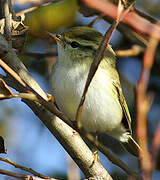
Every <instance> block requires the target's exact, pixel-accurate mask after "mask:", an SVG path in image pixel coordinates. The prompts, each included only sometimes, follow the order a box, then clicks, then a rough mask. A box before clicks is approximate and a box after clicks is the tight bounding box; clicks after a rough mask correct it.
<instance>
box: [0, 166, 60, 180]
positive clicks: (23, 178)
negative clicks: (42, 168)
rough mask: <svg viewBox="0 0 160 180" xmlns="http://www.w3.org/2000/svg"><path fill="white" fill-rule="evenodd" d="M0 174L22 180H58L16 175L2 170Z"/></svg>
mask: <svg viewBox="0 0 160 180" xmlns="http://www.w3.org/2000/svg"><path fill="white" fill-rule="evenodd" d="M0 174H3V175H7V176H11V177H15V178H18V179H21V180H57V179H54V178H43V179H42V178H38V177H33V176H30V175H25V174H20V173H15V172H11V171H6V170H3V169H0Z"/></svg>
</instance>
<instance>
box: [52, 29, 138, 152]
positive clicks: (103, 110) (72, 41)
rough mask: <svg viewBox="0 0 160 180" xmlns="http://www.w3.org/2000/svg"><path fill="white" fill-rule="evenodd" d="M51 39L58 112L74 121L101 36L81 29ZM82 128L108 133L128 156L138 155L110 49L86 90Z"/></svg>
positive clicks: (53, 79)
mask: <svg viewBox="0 0 160 180" xmlns="http://www.w3.org/2000/svg"><path fill="white" fill-rule="evenodd" d="M54 38H55V39H56V41H57V44H58V61H57V62H56V64H55V65H54V66H53V69H52V72H51V75H50V83H51V89H52V91H53V96H54V98H55V100H56V103H57V105H58V107H59V108H60V110H61V111H62V112H64V114H66V115H67V116H68V117H69V118H70V119H71V120H73V121H75V118H76V112H77V108H78V105H79V103H80V99H81V96H82V93H83V90H84V87H85V83H86V80H87V76H88V73H89V69H90V66H91V63H92V62H93V59H94V57H95V52H96V50H97V49H98V47H99V45H100V42H101V41H102V39H103V35H102V34H101V33H100V32H98V31H97V30H95V29H93V28H90V27H84V26H82V27H73V28H71V29H69V30H68V31H67V32H64V33H62V34H59V35H56V36H54ZM81 125H82V127H83V129H84V130H86V131H87V132H104V133H107V134H108V135H110V136H112V137H114V138H116V139H118V140H119V141H120V142H121V143H122V144H123V145H124V146H125V148H126V149H127V150H128V151H129V152H130V153H132V154H133V155H136V156H137V155H138V151H139V149H140V147H139V145H138V144H137V143H136V141H135V140H134V139H133V138H132V130H131V117H130V114H129V110H128V107H127V104H126V100H125V98H124V96H123V92H122V88H121V84H120V80H119V75H118V72H117V70H116V56H115V53H114V51H113V49H112V48H111V46H110V45H108V47H107V48H106V50H105V55H104V57H103V59H102V61H101V63H100V65H99V67H98V70H97V71H96V74H95V75H94V77H93V79H92V81H91V84H90V86H89V89H88V92H87V95H86V99H85V102H84V106H83V111H82V114H81Z"/></svg>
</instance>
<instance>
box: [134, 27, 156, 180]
mask: <svg viewBox="0 0 160 180" xmlns="http://www.w3.org/2000/svg"><path fill="white" fill-rule="evenodd" d="M155 32H156V29H155V31H154V29H153V31H152V36H151V37H150V40H149V42H148V46H147V49H146V51H145V54H144V58H143V66H142V71H141V75H140V79H139V81H138V84H137V89H136V94H137V139H138V142H139V145H140V147H141V148H142V151H140V152H139V156H140V159H141V160H140V163H141V168H142V171H143V173H144V179H145V180H150V178H151V174H152V164H151V156H150V153H149V152H148V143H147V122H146V121H147V119H146V117H147V113H148V111H149V108H150V104H151V103H150V102H149V101H148V99H149V98H147V86H148V81H149V76H150V71H151V68H152V65H153V63H154V54H155V50H156V47H157V45H158V40H157V39H155V38H154V37H155V36H154V33H155ZM148 96H149V95H148Z"/></svg>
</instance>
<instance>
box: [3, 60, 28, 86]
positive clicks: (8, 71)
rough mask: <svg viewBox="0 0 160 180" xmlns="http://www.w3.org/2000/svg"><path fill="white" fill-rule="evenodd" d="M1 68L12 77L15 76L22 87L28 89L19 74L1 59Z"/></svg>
mask: <svg viewBox="0 0 160 180" xmlns="http://www.w3.org/2000/svg"><path fill="white" fill-rule="evenodd" d="M0 66H1V67H2V68H3V69H4V70H5V71H6V72H7V73H8V74H10V75H11V76H13V77H14V78H15V79H16V80H17V81H18V82H19V83H20V84H21V85H22V86H24V87H26V84H25V83H24V82H23V81H22V79H21V78H20V77H19V76H18V74H17V73H16V72H15V71H13V70H12V69H11V68H10V67H9V66H8V65H7V64H6V63H5V62H4V61H2V59H0Z"/></svg>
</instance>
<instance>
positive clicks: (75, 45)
mask: <svg viewBox="0 0 160 180" xmlns="http://www.w3.org/2000/svg"><path fill="white" fill-rule="evenodd" d="M79 46H80V44H79V43H77V42H76V41H73V42H71V47H72V48H77V47H79Z"/></svg>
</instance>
